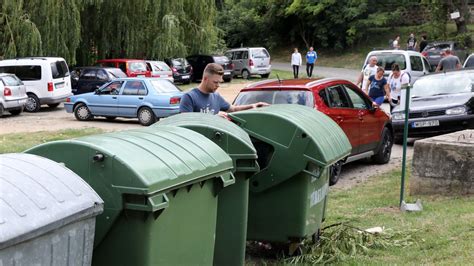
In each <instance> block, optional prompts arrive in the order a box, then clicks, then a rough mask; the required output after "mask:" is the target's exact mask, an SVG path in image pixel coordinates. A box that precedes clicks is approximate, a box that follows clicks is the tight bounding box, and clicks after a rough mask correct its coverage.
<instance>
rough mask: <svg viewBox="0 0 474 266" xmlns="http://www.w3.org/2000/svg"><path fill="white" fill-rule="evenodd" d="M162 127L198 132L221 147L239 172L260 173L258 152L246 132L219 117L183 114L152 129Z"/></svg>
mask: <svg viewBox="0 0 474 266" xmlns="http://www.w3.org/2000/svg"><path fill="white" fill-rule="evenodd" d="M162 125H172V126H179V127H184V128H188V129H191V130H193V131H196V132H198V133H200V134H202V135H204V136H206V137H207V138H208V139H210V140H212V141H213V142H214V143H216V144H217V145H219V147H221V148H222V149H223V150H224V151H226V152H227V154H229V156H230V157H231V158H232V159H233V160H234V166H235V167H236V168H239V169H236V170H238V171H246V170H247V171H258V165H257V164H256V161H255V160H256V159H257V151H256V150H255V147H254V146H253V144H252V141H251V140H250V137H249V135H248V134H247V132H245V130H243V129H242V128H240V127H239V126H237V125H236V124H234V123H232V122H230V121H229V120H227V119H224V118H222V117H220V116H217V115H212V114H205V113H181V114H177V115H174V116H171V117H168V118H166V119H163V120H161V121H159V122H158V123H156V124H154V125H153V126H151V128H154V127H157V128H159V127H160V126H162ZM243 160H252V161H253V162H254V163H252V164H248V163H247V164H245V166H246V167H243V164H242V163H239V162H242V161H243Z"/></svg>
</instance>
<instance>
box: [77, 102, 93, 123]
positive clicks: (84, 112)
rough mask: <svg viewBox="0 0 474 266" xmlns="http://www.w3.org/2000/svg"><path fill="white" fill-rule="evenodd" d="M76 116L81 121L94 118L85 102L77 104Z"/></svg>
mask: <svg viewBox="0 0 474 266" xmlns="http://www.w3.org/2000/svg"><path fill="white" fill-rule="evenodd" d="M74 116H75V117H76V119H77V120H79V121H87V120H91V119H92V118H93V116H92V114H91V111H90V110H89V107H87V105H85V104H83V103H80V104H78V105H76V108H74Z"/></svg>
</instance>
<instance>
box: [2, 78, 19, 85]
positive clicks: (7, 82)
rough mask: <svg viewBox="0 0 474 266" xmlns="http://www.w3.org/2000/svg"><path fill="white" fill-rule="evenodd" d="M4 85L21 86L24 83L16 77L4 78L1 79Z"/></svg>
mask: <svg viewBox="0 0 474 266" xmlns="http://www.w3.org/2000/svg"><path fill="white" fill-rule="evenodd" d="M1 80H2V82H3V85H5V86H20V85H23V82H21V80H19V79H18V78H17V77H15V76H4V77H2V78H1Z"/></svg>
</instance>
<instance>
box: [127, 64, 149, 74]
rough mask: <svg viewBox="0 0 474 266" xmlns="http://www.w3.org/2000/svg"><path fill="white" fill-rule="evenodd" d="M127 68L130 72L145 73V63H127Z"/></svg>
mask: <svg viewBox="0 0 474 266" xmlns="http://www.w3.org/2000/svg"><path fill="white" fill-rule="evenodd" d="M128 67H129V68H130V71H133V72H135V71H146V64H145V62H129V63H128Z"/></svg>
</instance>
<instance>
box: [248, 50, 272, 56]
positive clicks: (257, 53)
mask: <svg viewBox="0 0 474 266" xmlns="http://www.w3.org/2000/svg"><path fill="white" fill-rule="evenodd" d="M251 53H252V57H253V58H268V57H270V55H269V54H268V52H267V50H266V49H263V48H262V49H252V50H251Z"/></svg>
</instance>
